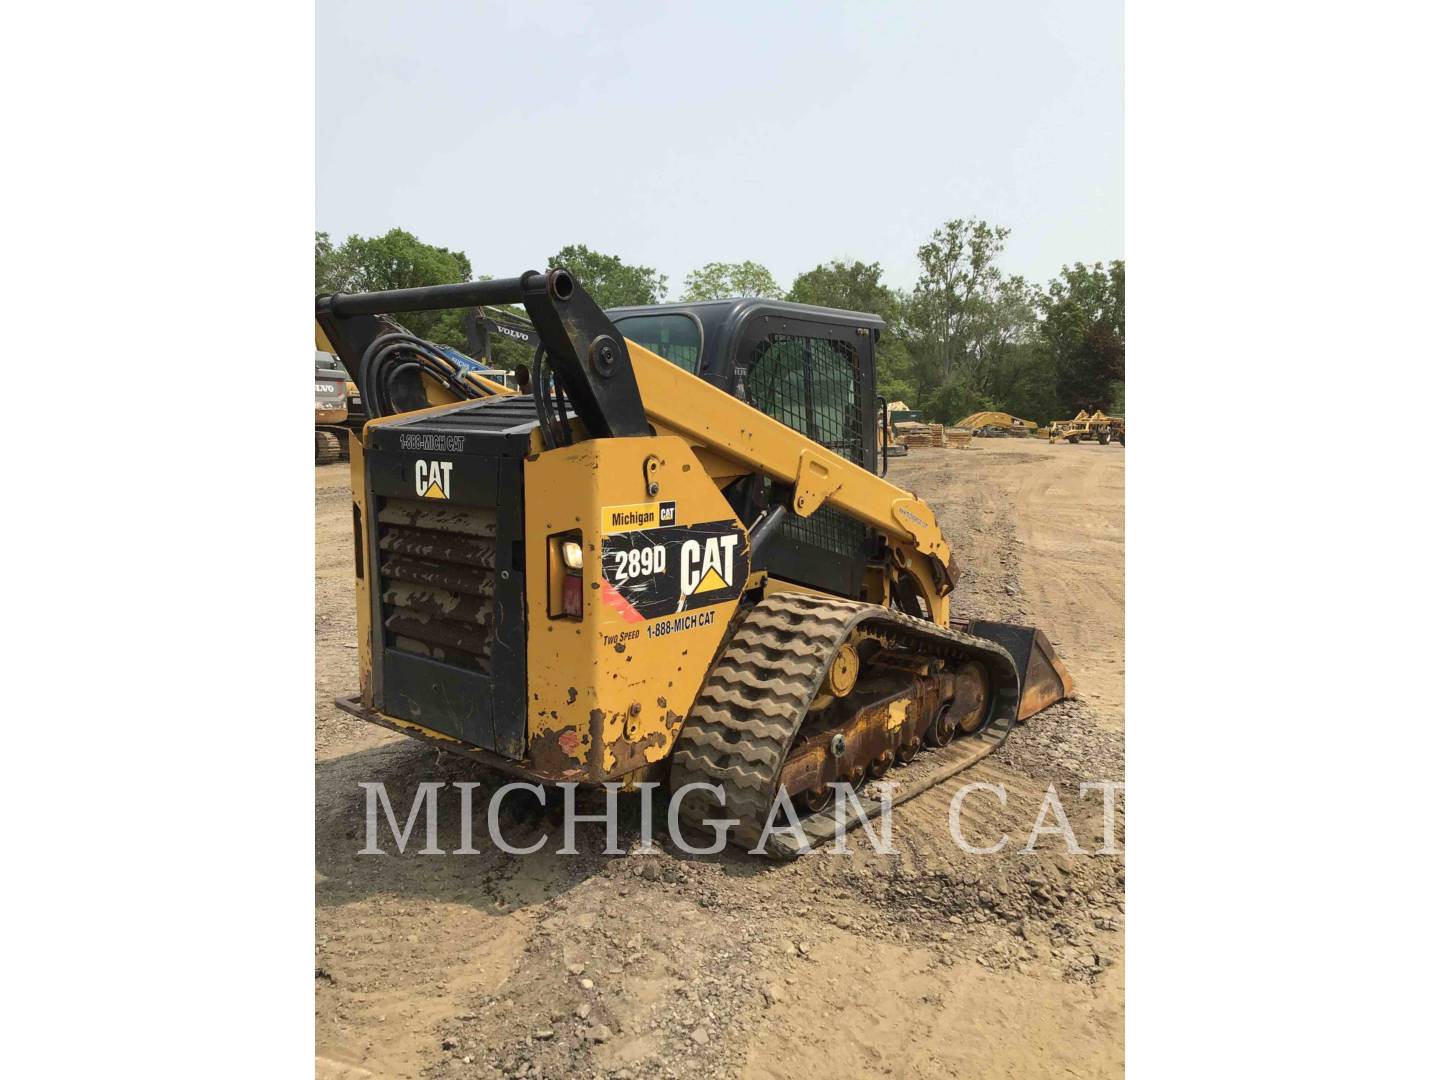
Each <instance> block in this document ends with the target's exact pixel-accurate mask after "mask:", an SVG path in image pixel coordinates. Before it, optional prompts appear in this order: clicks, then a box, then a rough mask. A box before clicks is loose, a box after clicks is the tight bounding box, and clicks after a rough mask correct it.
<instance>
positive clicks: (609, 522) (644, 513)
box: [600, 502, 675, 534]
mask: <svg viewBox="0 0 1440 1080" xmlns="http://www.w3.org/2000/svg"><path fill="white" fill-rule="evenodd" d="M674 524H675V504H674V503H673V502H662V503H629V504H627V505H625V506H606V507H604V508H603V509H601V511H600V525H601V531H602V532H604V533H606V534H609V533H619V532H630V531H631V530H633V529H664V528H667V527H669V526H671V525H674Z"/></svg>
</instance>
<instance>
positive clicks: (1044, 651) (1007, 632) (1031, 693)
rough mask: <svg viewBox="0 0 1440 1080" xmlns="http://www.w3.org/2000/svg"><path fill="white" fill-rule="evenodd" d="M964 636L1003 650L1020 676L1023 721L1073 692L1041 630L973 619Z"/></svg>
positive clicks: (1021, 716) (1070, 682) (1062, 667)
mask: <svg viewBox="0 0 1440 1080" xmlns="http://www.w3.org/2000/svg"><path fill="white" fill-rule="evenodd" d="M965 632H966V633H970V634H974V635H975V636H976V637H983V638H988V639H989V640H991V641H993V642H995V644H997V645H999V646H1001V647H1003V648H1004V649H1005V651H1006V652H1008V653H1009V654H1010V658H1011V659H1012V660H1014V661H1015V670H1016V671H1017V672H1019V673H1020V712H1019V716H1018V717H1017V719H1020V720H1026V719H1029V718H1030V717H1032V716H1034V715H1035V714H1036V713H1037V712H1039V711H1040V710H1041V709H1043V708H1046V707H1047V706H1050V705H1054V704H1055V702H1057V701H1062V700H1064V699H1065V698H1067V697H1069V696H1070V695H1071V694H1073V693H1074V692H1075V683H1074V681H1073V680H1072V679H1071V678H1070V672H1068V671H1066V670H1065V664H1064V663H1063V662H1062V661H1061V660H1060V658H1059V657H1058V656H1056V655H1055V649H1054V648H1053V647H1052V646H1051V644H1050V640H1049V639H1048V638H1047V637H1046V636H1045V633H1044V631H1042V630H1039V629H1037V628H1036V627H1034V626H1017V625H1015V624H1014V623H1003V622H985V621H983V620H980V619H975V620H972V621H971V622H970V623H969V625H968V626H967V627H966V628H965Z"/></svg>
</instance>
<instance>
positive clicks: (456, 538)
mask: <svg viewBox="0 0 1440 1080" xmlns="http://www.w3.org/2000/svg"><path fill="white" fill-rule="evenodd" d="M379 526H380V528H379V547H380V588H381V597H380V604H381V620H382V622H383V624H384V627H385V635H386V639H387V642H388V643H389V644H392V645H393V646H394V647H395V648H397V649H401V650H403V651H405V652H410V653H416V654H418V655H420V656H428V657H429V658H430V659H432V660H439V661H441V662H443V663H446V664H453V665H455V666H456V667H463V668H468V669H470V670H471V671H477V672H481V673H483V674H489V671H490V653H491V646H492V643H493V642H494V639H495V536H496V528H497V522H496V512H495V510H493V509H485V508H481V507H473V506H466V507H456V506H452V505H450V504H449V503H444V502H427V501H426V500H424V499H396V498H390V499H386V500H385V501H384V502H383V503H382V504H381V507H380V513H379Z"/></svg>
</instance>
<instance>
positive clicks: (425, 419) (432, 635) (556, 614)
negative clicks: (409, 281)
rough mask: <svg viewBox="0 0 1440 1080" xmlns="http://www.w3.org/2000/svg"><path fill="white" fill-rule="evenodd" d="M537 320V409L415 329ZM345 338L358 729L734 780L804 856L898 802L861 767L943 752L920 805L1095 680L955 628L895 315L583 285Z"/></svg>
mask: <svg viewBox="0 0 1440 1080" xmlns="http://www.w3.org/2000/svg"><path fill="white" fill-rule="evenodd" d="M512 304H514V305H523V306H524V309H525V312H526V314H527V315H528V317H529V320H530V322H531V323H532V324H533V326H534V330H535V334H536V336H537V338H538V344H537V346H536V349H535V352H534V354H533V362H532V364H531V365H530V366H529V368H528V369H527V370H525V371H523V372H519V373H517V374H520V375H521V376H522V378H521V381H520V388H521V391H522V392H515V391H513V390H512V389H510V388H507V387H505V386H501V385H499V384H496V383H493V382H490V381H489V380H486V379H484V378H482V377H478V376H476V375H474V374H473V373H467V372H464V371H462V370H460V369H459V368H457V367H456V365H455V364H454V363H453V361H451V360H449V359H448V358H447V357H446V356H445V354H444V353H443V352H441V351H440V350H439V349H437V348H436V347H435V346H434V345H432V344H431V343H429V342H427V341H425V340H423V339H421V338H419V337H416V336H414V335H412V334H410V333H409V332H407V331H406V330H405V329H404V327H403V325H402V324H401V322H399V321H398V319H399V318H402V317H403V316H404V315H405V314H406V313H407V312H415V311H422V310H433V309H447V308H462V307H463V308H468V307H475V306H482V305H512ZM316 321H317V325H318V326H319V328H320V329H321V330H322V331H323V333H324V335H325V336H326V338H327V339H328V340H329V341H330V342H332V343H333V344H334V347H335V349H336V352H337V353H338V355H339V356H340V358H341V359H342V361H343V362H344V364H345V366H346V368H347V369H348V370H349V372H350V373H351V375H352V377H353V378H354V379H355V381H356V383H357V384H358V385H359V387H360V392H361V395H362V398H363V402H364V407H365V410H366V414H367V420H366V422H365V424H364V427H363V430H362V432H361V433H360V434H359V435H358V436H352V440H353V441H352V445H351V452H350V473H351V485H352V490H353V495H354V506H353V511H354V534H355V567H354V572H355V597H356V610H357V616H358V630H359V640H358V646H359V667H360V671H359V693H358V694H353V695H349V696H346V697H342V698H340V699H339V700H338V701H337V705H338V706H339V707H340V708H342V709H344V710H345V711H347V712H348V713H351V714H353V715H355V716H357V717H360V718H362V719H365V720H367V721H370V722H373V723H376V724H380V725H383V726H386V727H389V728H392V729H394V730H397V731H400V732H403V733H405V734H407V735H410V736H413V737H415V738H417V739H420V740H423V741H425V742H427V743H429V744H431V745H434V746H437V747H439V748H441V749H444V750H448V751H451V752H453V753H456V754H459V755H462V756H464V757H466V758H469V759H470V760H473V761H477V762H481V763H483V764H485V765H487V766H489V767H491V768H494V769H497V770H500V771H501V772H503V773H507V774H509V775H511V776H512V777H516V778H520V779H524V780H527V781H529V782H532V783H541V784H545V783H550V784H555V783H563V782H571V781H573V782H577V783H580V784H590V785H600V784H604V783H610V782H618V783H620V784H621V785H622V786H623V787H624V788H631V789H633V788H635V787H636V786H637V785H639V784H641V783H650V782H659V783H667V782H668V784H669V786H670V788H671V790H672V791H676V792H678V791H679V790H680V789H682V788H686V787H687V785H703V786H694V787H691V788H689V789H688V790H687V791H686V794H685V797H684V798H683V799H682V800H681V802H680V810H681V815H682V819H683V820H685V821H687V822H690V823H694V824H700V823H702V822H705V821H707V820H709V819H728V820H731V821H734V822H736V824H735V825H734V826H733V827H732V829H731V831H730V834H729V838H730V840H731V841H732V842H734V843H737V844H741V845H743V846H745V847H746V848H753V849H754V850H756V851H763V852H764V853H766V854H768V855H770V856H772V857H776V858H785V857H790V856H793V855H795V854H797V853H799V852H801V851H804V850H807V849H809V848H811V847H813V845H815V844H817V843H821V842H824V841H826V840H827V839H829V838H834V837H836V836H837V835H840V834H843V832H844V831H845V830H846V829H848V828H850V827H851V826H852V825H854V824H855V823H856V822H857V821H859V820H861V819H862V818H863V817H865V816H866V815H867V813H868V812H870V811H871V810H873V809H874V808H875V806H877V805H878V804H877V803H876V802H875V800H874V799H873V798H871V797H865V798H856V799H850V798H842V799H841V801H840V803H839V804H838V805H832V799H833V798H834V797H835V792H836V791H837V790H842V791H843V788H842V787H839V786H838V785H841V783H842V782H845V783H849V784H851V785H852V786H853V787H855V788H860V787H861V785H863V784H864V782H865V781H866V780H868V779H878V778H879V777H882V776H884V775H885V774H886V773H887V772H888V771H889V770H891V769H892V768H897V769H899V768H905V767H906V766H910V765H911V763H912V762H915V760H916V758H917V755H920V756H921V760H922V761H926V760H929V761H931V763H932V764H931V767H930V768H928V769H916V768H915V767H911V768H909V769H906V772H907V773H908V774H910V775H917V776H919V775H921V774H923V780H922V782H920V783H917V784H910V785H908V786H906V787H905V795H904V798H908V797H910V796H911V795H913V794H915V793H917V792H918V790H923V789H924V788H925V787H928V786H930V785H932V784H933V783H936V782H939V781H940V780H942V779H944V778H945V777H947V776H949V775H952V774H953V773H954V772H956V771H958V770H959V769H960V768H963V767H965V766H967V765H969V764H971V763H973V762H974V761H976V760H978V759H979V758H981V757H983V756H985V755H986V754H988V753H989V752H990V751H992V750H993V749H994V748H995V747H997V746H999V745H1000V744H1001V743H1002V742H1003V741H1004V740H1005V738H1006V737H1007V735H1008V734H1009V733H1010V731H1011V730H1012V729H1013V727H1014V726H1015V724H1016V723H1018V722H1019V721H1022V720H1025V719H1026V718H1028V717H1029V716H1031V715H1033V714H1034V713H1036V712H1038V711H1039V710H1041V709H1043V708H1045V707H1046V706H1047V705H1050V704H1052V703H1054V702H1056V701H1058V700H1060V699H1062V698H1064V697H1067V696H1069V695H1070V694H1071V692H1072V689H1073V687H1072V682H1071V679H1070V676H1069V674H1068V673H1067V672H1066V670H1065V666H1064V664H1063V663H1062V662H1061V661H1060V660H1059V659H1058V658H1057V657H1056V655H1055V652H1054V650H1053V648H1052V647H1051V645H1050V643H1049V641H1048V640H1047V639H1046V637H1045V635H1044V634H1043V633H1041V632H1040V631H1039V630H1037V629H1035V628H1032V627H1023V626H1015V625H1010V624H1005V623H996V622H989V621H984V620H979V619H973V618H968V617H965V616H964V615H963V614H961V613H958V612H952V610H951V603H952V596H953V593H954V590H955V586H956V582H957V580H958V579H959V576H960V570H959V567H958V566H957V564H956V561H955V558H954V556H953V555H952V553H951V550H950V547H949V545H948V544H947V543H946V541H945V538H944V536H942V535H941V532H940V529H939V527H938V526H937V524H936V520H935V514H934V512H933V511H932V510H931V508H930V507H929V506H927V505H926V504H925V502H924V501H923V500H922V499H920V498H919V497H918V496H916V495H915V494H913V493H912V492H909V491H906V490H904V489H902V488H900V487H897V486H896V485H894V484H892V483H890V482H889V481H888V480H886V479H885V473H886V472H887V469H888V459H887V457H888V455H887V451H886V440H885V439H884V437H883V436H881V435H880V434H879V433H880V431H881V425H880V424H879V423H877V420H878V416H879V412H878V410H879V408H880V407H881V405H880V403H879V402H878V400H877V398H876V394H875V368H874V365H875V346H876V342H877V341H878V340H879V337H880V334H881V332H882V331H883V329H884V326H883V323H882V321H881V320H880V319H878V318H877V317H875V316H873V315H868V314H863V313H858V312H851V311H840V310H833V309H827V308H819V307H811V306H807V305H798V304H790V303H784V302H780V301H772V300H768V299H763V298H754V297H751V298H745V299H737V300H717V301H707V302H699V303H688V304H666V305H656V306H651V307H625V308H615V309H611V310H609V311H604V310H602V309H601V308H600V307H599V306H598V305H597V304H596V303H595V301H594V300H593V299H592V298H591V296H590V295H589V294H588V293H587V292H586V291H585V289H584V288H583V286H582V284H581V283H580V282H579V281H577V280H576V278H575V277H574V276H573V275H571V274H570V273H568V272H567V271H565V270H563V269H558V268H557V269H550V270H548V271H545V272H543V273H542V272H535V271H531V272H528V273H525V274H523V275H521V276H519V277H516V278H509V279H497V280H491V281H483V282H466V283H461V284H456V285H441V286H434V287H428V288H418V289H401V290H394V291H388V292H376V293H363V294H335V295H326V296H320V297H317V298H316ZM927 748H928V749H927ZM922 751H925V753H924V754H922ZM917 764H918V763H917ZM865 790H871V789H865ZM782 796H784V799H783V800H782V798H781V797H782ZM785 800H788V804H789V805H788V807H785V806H784V805H782V804H783V803H784V801H785ZM895 801H897V802H898V801H903V800H901V799H897V800H895ZM787 809H788V810H793V812H794V813H795V815H796V817H797V819H798V828H776V827H775V826H776V825H777V824H780V825H783V824H785V822H786V820H787V819H786V816H785V813H784V811H786V810H787Z"/></svg>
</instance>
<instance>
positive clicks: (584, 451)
mask: <svg viewBox="0 0 1440 1080" xmlns="http://www.w3.org/2000/svg"><path fill="white" fill-rule="evenodd" d="M652 484H653V485H655V486H657V487H658V492H657V494H655V495H651V494H649V491H650V489H651V485H652ZM525 490H526V505H525V545H526V560H525V561H526V565H527V566H529V567H535V568H538V567H545V568H546V569H545V577H544V578H542V577H541V576H540V575H538V574H536V573H535V572H534V571H533V570H532V571H531V573H530V581H531V582H534V583H537V584H538V583H539V582H541V581H543V580H548V581H549V582H550V583H551V588H549V589H546V588H543V587H535V586H533V585H532V587H530V588H529V589H528V590H527V596H526V607H527V613H528V616H529V627H530V632H529V641H528V643H527V662H528V669H529V683H530V686H529V699H530V706H529V726H528V756H529V758H530V760H531V763H532V765H533V766H534V768H536V769H537V770H538V771H540V772H543V773H546V774H549V775H559V774H562V773H571V772H576V773H578V775H577V779H579V778H583V779H587V780H600V779H607V778H618V777H621V776H624V775H626V774H630V773H633V772H635V771H636V770H639V769H643V768H645V767H646V766H649V765H655V764H658V763H659V762H661V761H663V760H665V758H666V757H667V756H668V755H669V753H670V750H671V748H672V746H673V745H674V742H675V739H676V737H677V736H678V735H679V733H680V726H681V724H682V723H683V721H684V719H685V716H686V715H687V714H688V713H689V711H690V706H691V704H692V703H693V702H694V700H695V695H696V694H697V693H698V692H699V689H700V685H701V682H702V681H703V679H704V678H705V675H706V673H707V671H708V669H709V663H710V659H711V657H712V656H714V655H715V652H716V650H717V649H718V648H719V645H720V642H721V640H722V639H723V638H724V636H725V632H726V630H727V629H728V627H729V625H730V622H731V620H732V618H733V617H734V614H735V609H736V607H737V605H738V603H739V598H740V593H741V591H742V590H743V589H744V587H745V585H746V581H747V578H748V576H749V565H750V564H749V550H750V548H749V538H748V535H747V533H746V531H745V528H744V525H743V524H742V523H741V522H740V521H739V520H737V519H736V517H735V515H734V513H733V511H732V510H731V509H730V506H729V504H728V503H727V502H726V501H725V499H724V498H723V497H722V496H721V494H720V491H719V489H718V488H716V486H715V483H714V481H712V480H711V479H710V478H709V476H708V475H707V474H706V472H705V469H704V468H703V466H702V465H701V463H700V461H699V459H698V458H696V456H695V454H694V452H693V451H692V450H691V448H690V447H689V446H688V445H687V444H686V443H685V442H684V441H683V440H681V439H677V438H671V437H664V436H657V437H655V438H648V439H646V438H631V439H595V440H590V441H587V442H582V443H577V444H576V445H574V446H568V447H560V448H557V449H554V450H550V451H548V452H546V453H543V454H540V455H538V456H536V457H535V458H534V459H532V460H530V461H527V462H526V465H525ZM570 537H578V539H576V540H575V542H578V543H579V544H580V548H581V551H582V552H583V564H582V566H581V570H580V575H579V577H580V593H581V607H580V615H579V618H576V617H574V615H569V614H566V612H565V605H564V598H563V597H561V596H556V595H555V589H554V585H555V583H556V582H557V581H560V582H562V583H563V579H564V577H565V568H564V567H563V566H562V565H559V563H560V561H561V560H562V559H563V554H562V551H561V545H563V543H564V542H565V540H566V538H570Z"/></svg>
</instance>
